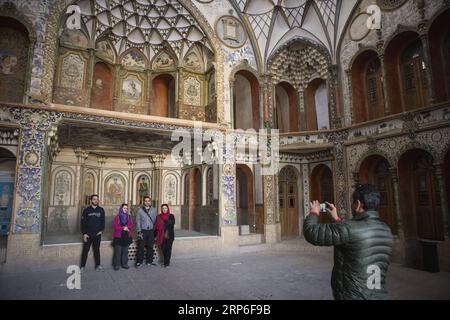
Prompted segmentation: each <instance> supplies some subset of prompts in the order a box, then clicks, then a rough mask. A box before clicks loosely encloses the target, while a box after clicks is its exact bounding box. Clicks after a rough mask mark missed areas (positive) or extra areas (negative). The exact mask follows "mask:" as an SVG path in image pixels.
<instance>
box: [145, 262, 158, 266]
mask: <svg viewBox="0 0 450 320" xmlns="http://www.w3.org/2000/svg"><path fill="white" fill-rule="evenodd" d="M146 265H147V266H156V263H154V262H153V261H152V262H147V263H146Z"/></svg>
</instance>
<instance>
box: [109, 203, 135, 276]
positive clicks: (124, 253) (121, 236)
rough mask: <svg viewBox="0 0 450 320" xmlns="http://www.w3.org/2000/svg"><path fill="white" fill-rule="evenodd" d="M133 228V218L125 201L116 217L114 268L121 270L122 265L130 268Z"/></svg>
mask: <svg viewBox="0 0 450 320" xmlns="http://www.w3.org/2000/svg"><path fill="white" fill-rule="evenodd" d="M132 228H133V220H132V219H131V216H130V214H129V213H128V205H127V204H126V203H124V204H122V205H121V206H120V209H119V214H118V215H116V216H115V217H114V240H113V244H114V258H113V266H114V270H119V269H120V267H122V268H124V269H129V268H130V267H129V266H128V247H129V246H130V244H131V243H132V242H133V238H132V237H131V230H132Z"/></svg>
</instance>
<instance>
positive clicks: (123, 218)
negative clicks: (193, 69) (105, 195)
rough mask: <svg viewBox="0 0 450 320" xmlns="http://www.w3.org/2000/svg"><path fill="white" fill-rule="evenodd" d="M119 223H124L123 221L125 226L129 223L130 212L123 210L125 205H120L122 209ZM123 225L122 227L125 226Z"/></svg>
mask: <svg viewBox="0 0 450 320" xmlns="http://www.w3.org/2000/svg"><path fill="white" fill-rule="evenodd" d="M119 223H120V224H121V225H122V223H123V226H126V225H127V224H128V213H125V212H124V211H123V205H121V206H120V209H119ZM123 226H122V227H123Z"/></svg>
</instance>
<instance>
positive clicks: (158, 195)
mask: <svg viewBox="0 0 450 320" xmlns="http://www.w3.org/2000/svg"><path fill="white" fill-rule="evenodd" d="M165 159H166V155H165V154H156V155H152V156H151V161H152V162H153V164H154V165H153V179H152V180H153V183H154V185H155V188H154V189H153V190H155V194H153V195H152V200H154V202H155V207H156V210H157V211H158V210H159V207H160V206H161V204H162V202H161V201H162V189H163V186H162V171H163V169H162V166H163V164H164V160H165Z"/></svg>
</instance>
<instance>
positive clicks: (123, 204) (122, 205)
mask: <svg viewBox="0 0 450 320" xmlns="http://www.w3.org/2000/svg"><path fill="white" fill-rule="evenodd" d="M124 206H127V207H128V203H122V204H121V205H120V207H121V208H123V207H124Z"/></svg>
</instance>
